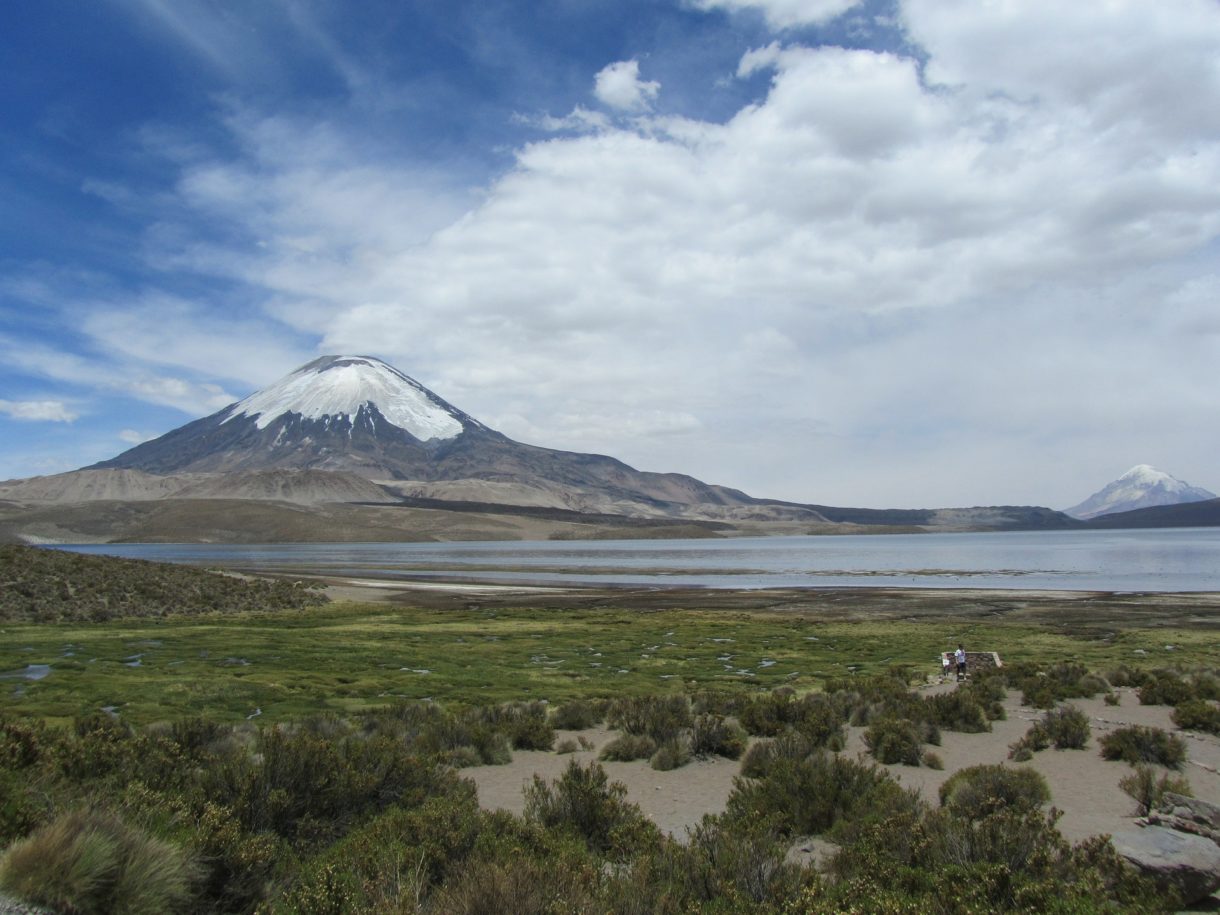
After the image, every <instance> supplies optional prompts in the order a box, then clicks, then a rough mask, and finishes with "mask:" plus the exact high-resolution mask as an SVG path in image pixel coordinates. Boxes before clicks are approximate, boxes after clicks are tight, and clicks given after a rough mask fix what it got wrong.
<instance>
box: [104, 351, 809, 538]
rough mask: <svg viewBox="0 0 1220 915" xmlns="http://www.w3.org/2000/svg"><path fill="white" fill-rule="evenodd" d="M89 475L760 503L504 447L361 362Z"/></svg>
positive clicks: (386, 371)
mask: <svg viewBox="0 0 1220 915" xmlns="http://www.w3.org/2000/svg"><path fill="white" fill-rule="evenodd" d="M88 469H91V470H116V469H117V470H139V471H143V472H144V473H146V474H153V475H157V476H167V475H182V474H234V475H238V472H240V474H249V473H251V472H254V473H262V472H267V471H336V472H340V473H343V474H347V475H352V474H354V475H356V476H358V477H363V478H364V479H365V480H370V481H376V482H378V483H380V484H383V485H386V486H388V487H389V488H388V490H387V491H388V492H390V493H391V494H392V493H398V494H399V495H403V494H407V495H409V497H411V498H423V499H432V500H437V499H439V500H449V501H487V500H490V499H493V494H494V496H495V498H498V499H503V500H506V501H507V500H508V499H510V498H517V499H523V498H524V499H528V500H534V502H531V503H530V504H545V505H556V506H559V507H564V508H572V509H576V510H579V511H608V510H614V511H620V510H621V511H630V512H634V513H643V514H657V515H665V514H671V513H674V514H680V513H681V512H682V511H684V510H685V509H684V508H683V507H684V506H691V505H700V506H710V507H717V506H719V507H725V506H750V507H754V506H757V505H758V504H760V500H756V499H752V498H750V497H749V496H747V495H746V494H745V493H741V492H737V491H736V490H731V489H726V488H723V487H719V486H710V485H708V484H706V483H703V482H700V481H699V480H696V479H694V478H693V477H688V476H685V475H683V474H676V473H648V472H644V471H639V470H636V469H635V468H633V467H629V466H628V465H626V464H624V463H623V462H622V461H618V460H615V459H614V458H612V457H607V456H605V455H600V454H577V453H573V452H568V451H554V450H552V449H550V448H540V447H537V446H535V445H526V444H522V443H521V442H515V441H513V440H512V439H510V438H508V437H507V436H505V435H502V434H501V433H499V432H496V431H495V430H494V429H490V428H488V427H487V426H485V425H483V424H482V423H480V422H479V421H478V420H476V419H474V418H472V417H471V416H468V415H467V414H465V413H463V412H462V411H461V410H459V409H457V408H456V407H453V406H451V405H450V404H448V403H446V402H445V401H444V400H442V399H441V398H440V397H438V396H437V395H436V394H434V393H432V392H431V391H429V390H428V389H427V388H426V387H424V386H423V385H422V384H420V383H419V382H418V381H415V380H414V379H413V378H410V377H409V376H407V375H405V374H403V373H402V372H400V371H399V370H398V369H396V368H394V367H392V366H390V365H387V364H386V363H384V362H382V361H381V360H379V359H374V358H372V357H369V356H323V357H321V358H320V359H315V360H314V361H313V362H311V363H309V364H308V365H304V366H302V367H301V368H299V369H297V370H296V371H294V372H292V373H291V374H289V375H287V376H286V377H284V378H282V379H280V380H279V381H277V382H275V383H274V384H272V385H271V386H269V387H266V388H263V389H262V390H261V391H256V392H255V393H253V394H251V395H250V396H249V397H246V398H245V399H244V400H241V401H238V402H237V403H235V404H231V405H229V406H227V407H225V408H224V409H223V410H220V411H219V412H217V413H214V414H212V415H211V416H206V417H204V418H203V419H197V420H195V421H194V422H192V423H188V424H187V425H185V426H182V427H180V428H178V429H174V430H173V431H172V432H167V433H166V434H165V435H163V436H161V437H160V438H157V439H154V440H152V441H150V442H144V443H143V444H140V445H137V446H136V447H134V448H132V449H131V450H129V451H125V452H124V453H122V454H120V455H119V456H118V457H116V458H113V459H111V460H109V461H103V462H102V463H99V464H95V465H93V467H92V468H88ZM260 479H263V478H260ZM408 484H409V485H408ZM345 485H347V484H345ZM314 488H317V487H314ZM332 488H333V487H332ZM349 488H350V486H349ZM522 493H526V495H524V496H523V495H522ZM506 494H507V495H506ZM364 501H375V500H372V499H364ZM802 511H803V512H804V513H805V514H808V515H813V516H816V512H813V511H812V510H809V511H805V510H803V509H802V510H798V512H797V513H798V514H800V513H801V512H802ZM819 517H820V516H819Z"/></svg>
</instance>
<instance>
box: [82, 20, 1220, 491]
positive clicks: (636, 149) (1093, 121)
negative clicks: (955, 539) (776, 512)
mask: <svg viewBox="0 0 1220 915" xmlns="http://www.w3.org/2000/svg"><path fill="white" fill-rule="evenodd" d="M723 2H725V3H727V2H728V0H723ZM711 3H712V0H707V3H706V4H705V5H711ZM753 5H755V6H759V7H764V8H765V9H766V11H767V12H768V15H769V16H771V17H773V18H774V21H775V22H777V23H780V22H781V21H788V20H787V19H785V17H793V18H792V19H791V21H792V22H796V21H797V19H798V18H799V19H800V21H814V20H815V19H816V18H817V17H819V16H822V17H824V16H830V15H832V13H831V9H832V6H833V5H829V4H828V5H821V4H816V3H808V4H799V5H798V4H782V3H779V2H778V0H777V2H775V3H770V4H763V3H757V4H753ZM839 6H841V7H842V8H843V9H846V8H847V7H846V5H844V4H839ZM1169 6H1172V7H1173V8H1175V9H1176V10H1177V11H1178V13H1179V15H1176V16H1174V15H1168V14H1166V13H1165V12H1164V10H1165V9H1166V8H1168V7H1169ZM1086 8H1087V12H1086ZM900 10H901V17H900V18H901V22H902V28H903V29H904V31H903V33H902V35H901V36H900V37H901V38H902V39H903V41H905V42H909V43H910V45H917V46H918V52H919V53H918V54H916V53H911V54H901V53H893V52H888V53H887V52H882V51H874V50H864V49H856V50H852V49H845V48H838V47H808V46H803V45H801V44H799V43H792V42H789V43H786V44H782V45H781V44H778V43H777V44H775V45H770V46H768V47H767V48H763V49H760V50H755V51H748V52H747V51H746V50H745V49H744V48H743V56H742V58H741V62H740V65H739V72H740V73H741V74H742V75H743V76H748V75H750V74H760V73H764V74H767V75H769V77H770V84H769V86H768V88H767V90H766V93H765V96H763V97H761V98H758V99H757V100H755V101H754V102H753V103H752V104H748V105H743V106H742V107H741V108H740V109H739V110H738V111H737V112H736V113H735V114H733V115H732V116H729V117H727V118H724V119H721V120H716V121H713V120H706V121H705V120H698V119H695V118H679V117H663V116H658V115H655V114H651V113H649V112H650V103H651V101H652V100H653V99H654V98H655V95H656V92H657V89H656V88H655V85H656V84H654V83H648V82H645V81H643V80H641V78H640V73H639V64H638V62H637V61H635V60H628V61H620V62H619V63H617V64H612V65H611V66H610V67H607V68H606V69H604V70H602V71H601V73H599V74H598V77H597V80H596V83H595V92H596V94H597V96H598V98H599V99H600V100H601V101H602V102H603V103H604V104H605V105H607V106H608V107H610V108H612V109H614V110H615V111H621V112H631V113H633V114H634V115H635V117H633V118H632V119H630V121H629V122H628V121H623V120H622V119H617V120H614V119H609V118H608V119H606V120H601V119H599V118H592V119H591V118H588V117H582V118H578V119H576V120H573V121H565V120H560V119H556V120H555V121H554V122H552V123H548V124H545V125H544V126H547V127H550V128H558V129H561V131H562V130H564V129H567V130H571V133H570V134H569V133H565V132H558V133H554V132H548V133H547V134H546V135H545V136H543V137H542V138H540V139H539V140H538V141H537V142H534V143H530V144H527V145H524V146H521V147H520V148H518V149H517V150H516V151H515V159H514V162H513V164H512V166H511V167H510V168H508V169H506V170H505V171H504V172H503V173H501V174H499V175H498V176H497V177H496V178H495V179H494V180H492V181H490V182H489V183H488V184H487V185H486V186H485V187H483V188H481V189H480V192H479V193H478V194H477V195H466V196H462V195H461V194H457V193H452V192H450V191H447V190H445V188H446V186H447V185H446V184H445V183H444V182H443V181H437V180H434V179H436V177H437V176H436V174H435V173H434V172H429V171H428V170H425V169H422V168H420V167H418V166H412V165H410V164H409V163H399V162H394V161H390V160H387V159H386V158H385V157H383V156H378V155H373V154H371V153H369V152H368V150H367V149H366V147H365V145H364V144H362V143H361V142H360V140H359V138H349V137H345V136H344V135H342V134H341V133H339V132H335V131H331V130H329V129H327V128H326V127H325V126H319V125H317V124H301V123H295V122H293V121H292V120H290V119H286V118H284V117H282V116H267V117H263V116H260V115H258V114H257V113H255V112H251V111H240V110H238V111H234V112H232V113H231V115H230V116H229V117H228V119H227V120H226V122H225V126H226V127H227V129H228V130H229V131H230V132H231V134H232V139H233V141H234V142H233V143H232V147H231V148H232V149H237V150H240V151H241V153H240V154H236V155H234V154H232V153H229V154H226V155H215V156H212V157H196V158H195V159H193V160H191V161H190V162H189V163H187V164H185V165H183V166H182V167H181V173H180V180H179V182H178V186H177V188H176V193H177V196H178V200H179V202H180V204H181V206H182V207H183V208H184V210H186V211H189V212H191V213H194V214H198V215H201V217H206V218H207V219H208V220H211V221H212V222H213V223H215V224H216V225H219V226H222V227H224V228H225V229H227V230H231V231H227V232H223V233H221V232H218V233H216V237H234V238H241V239H243V242H242V243H240V244H237V243H234V244H224V243H220V242H216V241H210V242H207V243H204V242H202V241H195V240H188V241H187V242H185V243H184V242H182V241H181V240H180V239H178V240H176V238H177V237H176V236H166V237H164V238H161V237H157V238H153V239H151V240H150V243H149V247H150V250H152V251H153V252H154V253H155V255H156V257H157V262H158V265H159V266H163V267H165V269H189V270H191V271H195V272H199V273H203V274H207V275H216V276H221V277H223V278H226V279H234V280H237V281H240V282H244V283H248V284H251V285H252V286H254V287H256V288H258V289H260V290H262V291H263V292H264V294H265V299H266V301H267V302H268V303H270V304H269V306H268V307H269V310H270V312H271V314H272V316H273V317H275V318H276V319H278V320H282V321H284V322H285V323H291V324H292V326H293V327H295V328H299V329H300V330H301V331H302V332H309V333H316V334H317V335H318V336H319V337H320V338H321V341H322V344H321V347H322V349H323V350H324V351H329V352H365V353H370V354H373V355H380V356H383V357H385V358H388V359H390V360H391V361H392V362H394V363H396V364H398V365H399V366H400V367H402V368H403V369H404V370H405V371H407V372H408V373H410V374H412V375H413V376H415V377H417V378H419V380H420V381H422V382H423V383H425V384H427V385H428V386H429V387H432V388H433V389H434V390H436V391H437V392H438V393H439V394H441V395H442V396H443V397H445V398H446V399H447V400H449V401H450V402H452V403H454V404H456V405H458V406H460V407H461V408H462V409H464V410H467V411H469V412H471V413H472V414H473V415H475V416H477V417H479V418H480V419H483V420H484V421H486V422H489V423H490V424H492V425H496V424H497V423H499V422H500V421H501V419H502V420H503V424H504V425H505V426H506V428H505V431H506V432H509V433H510V434H514V435H516V436H518V437H522V438H527V439H528V440H532V441H536V442H537V443H539V444H544V445H549V446H553V447H565V448H570V449H573V450H601V451H608V452H609V453H612V454H614V455H615V456H618V457H621V458H623V459H625V460H628V461H630V462H631V463H634V464H636V465H637V466H641V467H644V468H646V469H676V470H683V471H685V472H689V473H692V474H694V475H696V476H699V477H701V478H703V479H707V480H709V481H712V482H719V483H726V484H730V485H735V486H739V487H741V488H745V489H747V490H749V491H752V492H756V493H759V494H762V495H771V496H776V497H783V498H789V499H797V500H805V501H815V502H824V503H830V504H836V503H837V504H866V505H877V506H886V505H912V504H915V505H922V506H936V505H944V504H948V503H949V502H951V501H958V502H967V503H969V502H972V501H974V502H983V501H989V502H995V501H1011V502H1040V503H1042V504H1063V505H1066V504H1071V503H1072V502H1074V501H1078V500H1079V498H1082V497H1083V496H1084V495H1087V493H1088V492H1089V491H1092V489H1095V488H1096V486H1095V485H1094V483H1095V482H1096V481H1095V480H1094V479H1093V477H1092V476H1091V472H1090V471H1089V468H1090V467H1095V466H1099V465H1101V466H1110V464H1112V463H1114V459H1113V455H1115V454H1123V455H1124V457H1123V460H1122V461H1119V462H1118V463H1120V464H1122V463H1125V464H1132V463H1138V462H1141V461H1147V462H1149V463H1155V464H1158V465H1164V466H1167V467H1168V468H1169V469H1170V470H1172V472H1174V473H1175V474H1176V475H1179V476H1181V477H1183V478H1186V479H1191V480H1192V481H1197V482H1198V483H1199V484H1200V485H1205V486H1209V487H1210V488H1213V489H1215V488H1216V486H1217V485H1220V482H1217V481H1214V480H1208V479H1207V478H1206V477H1207V475H1206V473H1203V472H1200V468H1205V467H1209V466H1211V465H1210V464H1209V463H1208V462H1209V461H1211V456H1212V455H1214V453H1215V452H1216V450H1217V449H1218V448H1220V431H1214V430H1220V416H1217V414H1216V408H1215V404H1214V402H1213V401H1214V398H1212V397H1211V393H1212V392H1213V391H1214V381H1213V379H1214V366H1215V365H1217V364H1220V334H1217V333H1216V332H1215V327H1216V323H1215V319H1214V317H1213V316H1212V315H1213V312H1214V309H1213V307H1212V306H1213V305H1214V292H1215V289H1216V288H1217V283H1218V279H1217V271H1216V269H1215V267H1214V264H1215V257H1214V255H1215V250H1216V245H1217V243H1218V239H1220V124H1218V123H1217V120H1216V119H1217V118H1218V117H1220V81H1218V80H1217V77H1216V63H1215V55H1214V48H1215V47H1217V46H1220V8H1218V7H1217V6H1216V5H1215V4H1214V3H1210V2H1203V0H1197V2H1196V0H1181V2H1180V3H1176V4H1172V5H1168V4H1148V3H1138V2H1134V0H1131V2H1125V0H1114V2H1111V3H1107V4H1104V5H1101V6H1098V5H1093V4H1080V5H1074V6H1071V8H1070V9H1069V8H1068V6H1065V5H1063V4H1051V3H1049V0H1046V2H1043V0H1029V2H1028V3H969V2H965V0H961V2H956V0H944V2H940V0H937V2H932V0H906V2H904V3H902V4H901V8H900ZM840 11H842V10H840ZM902 44H903V42H902V41H895V42H894V43H893V46H895V47H898V46H902ZM1209 49H1210V50H1209ZM649 86H653V87H654V88H651V89H650V88H645V87H649ZM1187 87H1189V88H1190V91H1189V92H1187V91H1186V88H1187ZM248 238H256V239H258V240H259V243H258V244H257V245H251V244H247V243H245V239H248ZM157 307H158V308H159V309H160V310H161V312H164V313H170V314H175V315H178V316H179V317H180V318H182V319H183V320H186V319H187V318H189V315H186V316H185V317H183V316H182V315H181V314H180V312H178V311H175V310H174V309H173V308H171V307H168V306H166V305H165V304H164V303H160V304H158V306H157ZM152 313H153V312H152V310H151V306H149V305H148V304H147V303H145V304H144V305H137V306H133V307H132V308H131V309H130V313H129V315H128V317H126V318H124V316H123V314H121V313H118V314H103V315H102V316H101V317H100V318H98V319H97V320H96V321H95V322H90V323H88V324H87V327H88V328H89V329H90V332H92V333H94V334H96V335H97V337H98V338H99V339H100V340H104V341H107V343H108V345H110V346H114V347H120V346H121V347H126V348H127V349H128V350H129V351H131V352H133V353H136V352H138V353H139V354H141V355H142V357H143V358H147V359H152V358H153V354H154V353H155V351H156V350H157V349H158V348H160V347H161V346H162V341H163V335H161V334H159V333H157V332H155V331H150V330H147V329H145V330H141V325H145V326H147V324H148V323H149V322H148V321H147V318H148V316H149V315H151V314H152ZM186 323H187V326H190V322H189V321H187V322H186ZM211 339H212V342H210V343H209V344H208V345H207V347H206V348H205V349H206V353H205V355H206V356H207V359H212V358H217V357H218V355H219V353H220V344H221V342H222V341H223V336H222V335H220V334H217V335H216V336H215V337H214V338H211ZM164 345H165V346H166V347H167V348H172V346H173V344H172V341H167V342H165V344H164ZM291 352H292V348H291V347H285V348H283V349H282V350H277V351H275V356H276V361H281V360H282V359H283V358H286V356H287V355H289V354H291ZM253 355H254V354H253V347H252V348H250V350H249V351H245V352H244V355H243V358H253ZM176 358H181V359H184V360H185V359H187V358H188V357H186V356H180V357H176ZM206 361H207V360H206V359H204V358H203V357H197V358H195V359H194V360H193V362H192V364H193V365H195V366H196V367H197V368H199V369H200V370H202V367H203V364H204V363H205V362H206ZM255 365H257V363H255ZM276 370H277V372H278V371H279V370H280V369H279V367H278V366H277V369H276ZM267 372H268V377H266V378H265V379H262V380H265V381H270V380H272V379H273V377H274V375H273V374H272V373H271V371H270V369H269V368H268V370H267ZM251 373H253V370H251ZM170 374H171V377H176V376H174V375H173V373H170ZM226 377H227V376H226ZM132 380H133V379H127V381H126V382H125V383H126V384H128V385H130V384H131V383H132ZM149 386H150V387H149V389H148V390H147V391H145V392H144V394H143V396H146V397H149V398H150V399H155V400H156V401H157V402H170V401H173V400H182V399H186V398H192V402H196V403H197V402H199V401H200V400H204V401H207V400H209V399H210V398H208V397H207V396H206V392H202V391H200V390H199V388H198V386H197V385H195V386H192V387H190V388H189V389H182V390H171V388H172V385H170V384H169V383H168V380H166V379H161V378H160V373H156V375H155V376H154V377H153V378H152V379H151V380H150V381H149ZM215 398H216V399H222V398H221V393H220V392H216V393H215ZM216 405H217V406H219V405H220V404H219V403H217V404H216ZM1182 430H1189V436H1188V439H1184V436H1183V431H1182ZM1168 440H1177V441H1180V442H1181V444H1180V445H1179V448H1178V451H1177V452H1175V453H1177V454H1178V455H1179V458H1178V460H1177V461H1172V462H1166V461H1165V460H1164V459H1163V457H1162V456H1161V455H1159V454H1143V453H1140V454H1136V453H1131V451H1132V449H1138V448H1140V447H1146V446H1147V443H1149V442H1158V441H1168ZM896 455H900V456H901V457H896ZM1077 466H1079V467H1080V468H1082V470H1081V475H1080V477H1079V478H1076V477H1073V476H1072V471H1071V470H1070V468H1072V467H1077ZM1064 468H1069V469H1068V470H1066V471H1065V469H1064ZM1086 475H1088V476H1087V478H1086ZM1051 479H1056V480H1058V481H1059V482H1058V483H1057V484H1056V485H1058V486H1060V487H1062V488H1061V489H1059V490H1055V491H1044V490H1043V491H1031V487H1036V486H1038V485H1041V483H1043V482H1045V481H1046V480H1051ZM1080 490H1083V492H1080Z"/></svg>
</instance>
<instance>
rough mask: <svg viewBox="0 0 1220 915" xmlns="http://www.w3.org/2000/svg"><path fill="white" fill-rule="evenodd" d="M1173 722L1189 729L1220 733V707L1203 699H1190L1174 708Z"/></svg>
mask: <svg viewBox="0 0 1220 915" xmlns="http://www.w3.org/2000/svg"><path fill="white" fill-rule="evenodd" d="M1173 723H1174V724H1176V725H1177V726H1178V727H1180V728H1183V729H1185V730H1187V731H1206V732H1207V733H1208V734H1220V708H1217V707H1216V706H1215V705H1213V704H1212V703H1210V702H1207V701H1206V700H1203V699H1188V700H1187V701H1186V702H1183V703H1182V704H1181V705H1179V706H1178V707H1177V708H1175V709H1174V710H1173Z"/></svg>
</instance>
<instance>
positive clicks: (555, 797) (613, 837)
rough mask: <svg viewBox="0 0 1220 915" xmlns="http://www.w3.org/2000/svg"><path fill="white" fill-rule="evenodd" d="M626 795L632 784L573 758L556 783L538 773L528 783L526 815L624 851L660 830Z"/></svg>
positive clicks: (601, 847) (600, 846)
mask: <svg viewBox="0 0 1220 915" xmlns="http://www.w3.org/2000/svg"><path fill="white" fill-rule="evenodd" d="M626 797H627V789H626V788H624V787H623V786H622V785H621V784H619V783H618V782H610V781H609V779H608V778H607V777H606V770H605V769H603V768H602V767H601V766H599V765H598V764H597V763H595V762H591V763H589V764H588V765H587V766H582V765H581V764H580V763H578V762H577V761H576V760H574V759H573V760H571V761H569V762H568V767H567V769H565V770H564V773H563V775H561V776H560V777H559V778H558V779H556V780H555V782H554V784H553V785H548V784H547V783H546V782H545V781H544V780H543V779H541V778H539V777H538V776H537V775H535V776H534V782H533V784H532V785H530V786H528V787H527V788H526V789H525V818H526V820H527V821H529V822H534V823H538V824H540V825H542V826H545V827H548V828H551V829H560V830H567V831H570V832H572V833H575V834H576V835H577V836H579V837H580V838H581V839H583V840H584V841H585V843H586V844H587V845H588V846H589V848H590V849H592V850H593V851H595V852H597V853H600V854H605V853H608V852H611V851H617V852H623V851H626V850H627V849H630V848H632V847H633V845H635V843H638V842H640V841H641V840H647V841H655V840H656V838H657V837H658V835H659V834H658V833H657V830H656V827H655V826H653V825H652V824H651V823H649V822H648V820H647V819H645V817H644V815H643V814H642V813H640V808H639V807H637V806H636V805H635V804H632V803H630V802H629V801H627V800H626Z"/></svg>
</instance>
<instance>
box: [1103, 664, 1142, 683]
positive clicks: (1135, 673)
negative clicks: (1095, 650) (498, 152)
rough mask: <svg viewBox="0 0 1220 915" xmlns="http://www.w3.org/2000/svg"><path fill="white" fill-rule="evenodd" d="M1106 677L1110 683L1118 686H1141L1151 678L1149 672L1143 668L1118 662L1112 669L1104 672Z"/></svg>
mask: <svg viewBox="0 0 1220 915" xmlns="http://www.w3.org/2000/svg"><path fill="white" fill-rule="evenodd" d="M1106 679H1107V680H1109V681H1110V685H1111V686H1114V687H1118V686H1143V685H1144V684H1145V683H1147V682H1148V680H1149V679H1151V677H1150V675H1149V673H1148V672H1147V671H1144V670H1137V669H1136V668H1133V667H1129V666H1128V665H1126V664H1120V665H1118V667H1116V668H1114V669H1113V670H1110V671H1107V672H1106Z"/></svg>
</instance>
